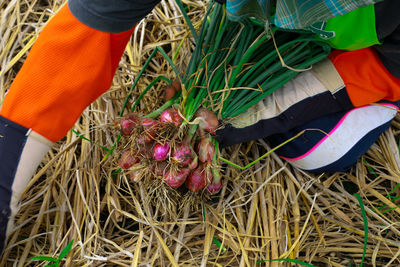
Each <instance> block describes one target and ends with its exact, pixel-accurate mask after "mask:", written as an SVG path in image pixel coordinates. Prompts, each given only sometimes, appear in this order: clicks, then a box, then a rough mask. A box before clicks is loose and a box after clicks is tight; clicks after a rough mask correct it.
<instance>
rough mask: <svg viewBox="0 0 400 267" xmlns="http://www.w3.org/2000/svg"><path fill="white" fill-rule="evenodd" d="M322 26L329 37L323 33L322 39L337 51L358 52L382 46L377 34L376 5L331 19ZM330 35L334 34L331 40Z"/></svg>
mask: <svg viewBox="0 0 400 267" xmlns="http://www.w3.org/2000/svg"><path fill="white" fill-rule="evenodd" d="M321 26H322V27H321V30H322V31H324V32H325V33H327V36H325V34H324V33H321V34H319V36H320V38H323V39H325V40H326V41H327V42H328V43H329V44H330V45H331V46H332V47H333V48H336V49H342V50H356V49H361V48H365V47H369V46H372V45H376V44H380V42H379V40H378V37H377V34H376V27H375V8H374V5H369V6H366V7H363V8H359V9H356V10H353V11H351V12H349V13H347V14H346V15H343V16H340V17H334V18H331V19H329V20H328V21H327V22H326V24H325V25H321ZM329 33H334V36H333V37H332V38H329V37H330V36H329Z"/></svg>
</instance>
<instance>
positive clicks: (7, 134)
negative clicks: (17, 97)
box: [0, 116, 28, 253]
mask: <svg viewBox="0 0 400 267" xmlns="http://www.w3.org/2000/svg"><path fill="white" fill-rule="evenodd" d="M27 132H28V129H26V128H24V127H22V126H20V125H18V124H16V123H14V122H12V121H9V120H7V119H6V118H4V117H1V116H0V163H1V164H0V253H1V252H2V251H3V246H4V242H5V238H6V230H7V224H8V219H9V216H10V214H11V210H10V201H11V194H12V184H13V182H14V177H15V173H16V171H17V166H18V163H19V160H20V156H21V153H22V150H23V148H24V146H25V143H26V140H27Z"/></svg>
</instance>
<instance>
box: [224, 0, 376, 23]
mask: <svg viewBox="0 0 400 267" xmlns="http://www.w3.org/2000/svg"><path fill="white" fill-rule="evenodd" d="M379 1H381V0H277V1H276V12H275V14H274V15H273V16H272V14H271V13H272V12H271V10H272V3H271V2H273V1H272V0H227V3H226V7H227V13H228V16H229V17H230V18H231V19H233V20H240V19H242V18H244V17H255V18H257V19H259V20H262V21H263V22H265V23H266V25H267V26H268V24H269V23H271V24H274V25H276V26H277V27H279V28H284V29H310V27H311V26H312V25H313V24H315V23H317V22H322V21H326V20H328V19H329V18H332V17H337V16H340V15H344V14H346V13H348V12H350V11H352V10H354V9H357V8H359V7H363V6H367V5H371V4H374V3H376V2H379Z"/></svg>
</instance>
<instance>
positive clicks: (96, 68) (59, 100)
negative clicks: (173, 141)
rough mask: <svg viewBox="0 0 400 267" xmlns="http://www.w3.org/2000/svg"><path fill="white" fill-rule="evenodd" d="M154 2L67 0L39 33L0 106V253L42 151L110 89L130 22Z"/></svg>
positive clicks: (61, 136) (128, 33)
mask: <svg viewBox="0 0 400 267" xmlns="http://www.w3.org/2000/svg"><path fill="white" fill-rule="evenodd" d="M158 2H159V1H158V0H147V1H143V0H140V1H139V0H136V1H126V0H113V1H108V0H107V1H105V0H103V1H101V0H90V1H89V0H70V1H69V3H68V5H65V6H64V7H63V8H62V9H61V10H60V11H59V12H58V13H57V14H56V15H55V16H54V17H53V18H52V19H51V21H50V22H49V23H48V24H47V25H46V27H45V28H44V29H43V31H42V32H41V33H40V35H39V37H38V39H37V40H36V42H35V44H34V45H33V47H32V49H31V51H30V52H29V55H28V57H27V59H26V61H25V62H24V64H23V66H22V68H21V69H20V71H19V73H18V75H17V76H16V78H15V80H14V81H13V83H12V85H11V87H10V88H9V90H8V92H7V95H6V97H5V99H4V102H3V104H2V106H1V110H0V196H1V197H0V251H2V249H3V245H4V242H5V240H6V228H7V227H8V228H9V231H8V232H10V231H11V230H12V229H11V228H12V227H11V222H12V218H13V216H14V215H15V214H16V212H17V210H18V201H19V198H20V196H21V194H22V193H23V191H24V190H25V188H26V185H27V184H28V182H29V180H30V178H31V177H32V175H33V174H34V172H35V171H36V169H37V166H38V165H39V164H40V162H41V160H42V158H43V156H44V155H45V154H46V153H47V152H48V150H49V149H50V148H51V145H52V143H53V142H56V141H58V140H60V139H61V138H63V137H64V136H65V134H66V133H67V132H68V131H69V130H70V128H71V127H72V126H73V124H74V123H75V122H76V120H77V119H78V118H79V116H80V115H81V113H82V111H83V110H84V109H85V108H86V107H87V106H88V105H89V104H90V103H91V102H93V101H94V100H95V99H96V98H98V97H99V96H100V95H101V94H102V93H104V92H105V91H106V90H107V89H108V88H109V87H110V85H111V83H112V79H113V76H114V73H115V71H116V69H117V67H118V63H119V61H120V58H121V56H122V54H123V52H124V50H125V47H126V44H127V42H128V40H129V38H130V36H131V34H132V31H133V27H134V25H135V24H136V23H137V22H138V21H139V20H141V19H142V18H143V17H144V16H145V15H146V14H147V13H149V12H150V11H151V10H152V9H153V7H154V6H155V5H156V4H157V3H158ZM10 216H11V220H10V221H11V222H8V221H9V217H10Z"/></svg>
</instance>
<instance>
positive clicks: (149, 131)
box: [141, 118, 159, 143]
mask: <svg viewBox="0 0 400 267" xmlns="http://www.w3.org/2000/svg"><path fill="white" fill-rule="evenodd" d="M141 123H142V126H143V128H144V135H143V136H142V137H143V141H144V142H146V143H149V142H151V141H152V140H153V139H154V138H155V136H156V131H157V128H158V126H159V125H158V121H156V120H153V119H151V118H142V120H141Z"/></svg>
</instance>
